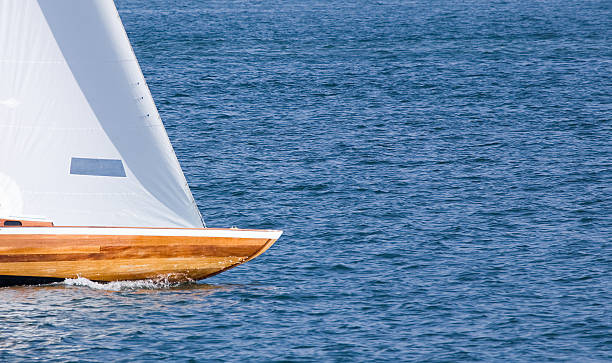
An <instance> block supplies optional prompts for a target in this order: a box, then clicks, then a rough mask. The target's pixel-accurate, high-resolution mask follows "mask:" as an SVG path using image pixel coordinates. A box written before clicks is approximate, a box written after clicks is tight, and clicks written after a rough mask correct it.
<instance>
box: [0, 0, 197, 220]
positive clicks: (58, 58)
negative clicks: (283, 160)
mask: <svg viewBox="0 0 612 363" xmlns="http://www.w3.org/2000/svg"><path fill="white" fill-rule="evenodd" d="M0 213H2V214H3V215H17V216H22V215H37V216H44V217H47V218H49V219H51V220H52V221H54V222H55V224H56V225H72V226H131V227H202V221H201V217H200V215H199V212H198V210H197V206H196V205H195V202H194V200H193V197H192V195H191V192H190V190H189V187H188V185H187V182H186V181H185V177H184V175H183V172H182V170H181V167H180V165H179V163H178V161H177V159H176V155H175V154H174V151H173V149H172V146H171V144H170V142H169V140H168V136H167V134H166V130H165V128H164V126H163V124H162V122H161V118H160V116H159V114H158V112H157V109H156V107H155V104H154V102H153V99H152V97H151V94H150V91H149V89H148V87H147V85H146V83H145V80H144V77H143V75H142V72H141V70H140V67H139V65H138V62H137V60H136V57H135V55H134V52H133V51H132V48H131V46H130V43H129V40H128V38H127V35H126V33H125V30H124V28H123V24H122V23H121V19H120V18H119V15H118V13H117V9H116V8H115V4H114V3H113V1H112V0H0Z"/></svg>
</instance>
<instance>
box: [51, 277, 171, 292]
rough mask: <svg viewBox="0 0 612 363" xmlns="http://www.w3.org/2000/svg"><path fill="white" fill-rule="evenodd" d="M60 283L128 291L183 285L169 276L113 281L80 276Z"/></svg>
mask: <svg viewBox="0 0 612 363" xmlns="http://www.w3.org/2000/svg"><path fill="white" fill-rule="evenodd" d="M58 284H60V285H66V286H83V287H89V288H91V289H95V290H107V291H126V290H141V289H150V290H157V289H168V288H171V287H176V286H179V285H181V283H178V282H171V281H170V280H168V278H158V279H149V280H135V281H111V282H95V281H91V280H89V279H86V278H84V277H78V278H76V279H65V280H64V281H62V282H59V283H58Z"/></svg>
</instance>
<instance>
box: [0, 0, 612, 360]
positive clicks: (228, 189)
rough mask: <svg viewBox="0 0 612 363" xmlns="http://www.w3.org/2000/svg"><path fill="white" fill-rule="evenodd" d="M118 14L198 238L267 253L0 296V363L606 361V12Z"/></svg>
mask: <svg viewBox="0 0 612 363" xmlns="http://www.w3.org/2000/svg"><path fill="white" fill-rule="evenodd" d="M117 5H118V8H119V11H120V14H121V17H122V18H123V21H124V23H125V26H126V29H127V32H128V34H129V36H130V38H131V40H132V42H133V46H134V50H135V52H136V54H137V56H138V57H139V59H140V61H141V65H142V68H143V72H144V73H145V76H146V77H147V79H148V82H149V86H150V87H151V89H152V92H153V94H154V98H155V100H156V101H157V104H158V107H159V109H160V112H161V114H162V117H163V119H164V121H165V123H166V126H167V129H168V133H169V135H170V138H171V140H172V142H173V144H174V146H175V149H176V152H177V154H178V157H179V159H180V161H181V163H182V165H183V168H184V169H185V173H186V175H187V179H188V180H189V182H190V184H191V186H192V190H193V193H194V195H195V198H196V200H197V202H198V204H199V206H200V209H201V211H202V214H203V215H204V218H205V220H206V221H207V223H208V225H209V226H213V227H224V226H225V227H229V226H233V225H236V226H239V227H245V228H279V229H284V230H285V235H284V236H283V237H282V238H281V239H280V240H279V241H278V243H277V244H276V245H275V246H273V247H272V248H271V249H270V250H269V251H268V252H267V253H266V254H264V255H263V256H261V257H259V258H258V259H256V260H254V261H252V262H249V263H248V264H246V265H244V266H242V267H239V268H236V269H234V270H231V271H229V272H227V273H224V274H221V275H219V276H216V277H214V278H211V279H208V280H205V281H202V282H200V283H198V284H191V285H181V286H168V285H164V284H153V283H151V282H145V283H120V284H118V283H115V284H112V285H99V284H94V283H91V282H89V281H87V280H70V281H66V282H64V283H60V284H56V285H48V286H40V287H19V288H3V289H0V322H1V324H0V360H3V361H6V360H17V359H23V360H32V359H34V358H40V359H41V360H45V361H51V360H57V361H66V360H73V361H98V360H110V361H116V360H124V361H134V360H151V359H159V358H166V359H171V360H180V361H188V360H193V361H200V360H207V361H208V360H211V361H212V360H219V361H227V360H231V361H242V360H247V361H275V360H280V361H314V360H324V361H365V360H398V359H399V360H405V361H476V360H481V361H548V360H560V361H576V362H578V361H593V362H596V361H610V360H612V308H611V306H612V303H611V298H612V296H611V295H612V292H611V291H612V246H611V243H612V217H611V211H612V202H611V195H612V163H611V157H612V142H611V137H612V106H611V105H612V99H611V98H612V76H611V74H612V47H611V44H612V20H611V19H612V11H611V10H612V3H611V2H610V1H605V0H601V1H597V0H596V1H554V0H551V1H484V0H483V1H476V0H468V1H433V2H432V1H387V0H382V1H371V2H370V1H362V0H357V1H354V2H350V3H347V2H343V1H317V0H307V1H296V0H286V1H188V0H146V1H145V0H118V1H117Z"/></svg>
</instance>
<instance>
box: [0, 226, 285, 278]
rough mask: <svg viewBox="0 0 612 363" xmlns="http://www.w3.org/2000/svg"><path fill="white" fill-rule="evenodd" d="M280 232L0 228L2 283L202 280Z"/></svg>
mask: <svg viewBox="0 0 612 363" xmlns="http://www.w3.org/2000/svg"><path fill="white" fill-rule="evenodd" d="M281 233H282V232H280V231H257V230H238V229H154V228H95V227H51V228H40V227H18V228H0V285H5V286H6V285H12V284H15V283H20V281H24V282H25V283H31V282H36V281H42V282H45V281H56V280H62V279H66V278H77V277H85V278H87V279H90V280H93V281H116V280H141V279H157V278H164V279H168V280H171V281H189V280H201V279H203V278H206V277H210V276H212V275H215V274H218V273H220V272H223V271H225V270H228V269H230V268H232V267H235V266H238V265H240V264H242V263H244V262H246V261H249V260H251V259H253V258H255V257H257V256H259V255H260V254H262V253H263V252H265V251H266V250H267V249H268V248H270V246H271V245H272V244H273V243H274V242H275V241H276V240H277V239H278V238H279V237H280V234H281ZM28 281H29V282H28Z"/></svg>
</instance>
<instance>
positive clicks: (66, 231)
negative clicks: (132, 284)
mask: <svg viewBox="0 0 612 363" xmlns="http://www.w3.org/2000/svg"><path fill="white" fill-rule="evenodd" d="M281 234H283V231H274V230H261V231H248V230H240V229H236V230H233V229H206V228H204V229H175V228H112V227H111V228H97V227H9V228H0V236H3V235H58V236H66V235H78V236H82V235H85V236H87V235H92V236H159V237H224V238H265V239H278V238H279V237H280V236H281Z"/></svg>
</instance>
